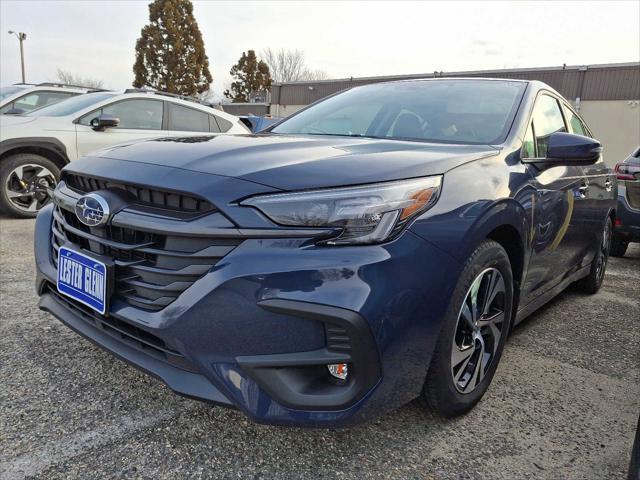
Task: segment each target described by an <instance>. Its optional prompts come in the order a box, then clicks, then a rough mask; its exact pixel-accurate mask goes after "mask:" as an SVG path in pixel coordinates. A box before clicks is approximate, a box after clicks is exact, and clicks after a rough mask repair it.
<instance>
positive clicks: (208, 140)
mask: <svg viewBox="0 0 640 480" xmlns="http://www.w3.org/2000/svg"><path fill="white" fill-rule="evenodd" d="M498 151H499V150H498V149H497V148H495V147H491V146H488V145H450V144H447V145H443V144H430V143H422V142H406V141H398V140H381V139H367V138H351V137H337V136H326V135H322V136H320V135H318V136H313V135H309V136H303V135H290V136H289V135H274V134H263V135H220V136H201V137H185V138H160V139H154V140H148V141H144V142H136V143H130V144H121V145H117V146H115V147H111V148H108V149H105V150H102V151H100V152H95V153H94V154H93V155H92V156H96V157H102V158H113V159H118V160H125V161H132V162H142V163H150V164H158V165H165V166H171V167H174V168H180V169H185V170H191V171H194V172H199V173H207V174H214V175H223V176H228V177H234V178H240V179H243V180H248V181H251V182H255V183H260V184H263V185H268V186H270V187H273V188H278V189H282V190H297V189H306V188H320V187H330V186H340V185H356V184H362V183H373V182H380V181H387V180H400V179H404V178H412V177H420V176H426V175H436V174H441V173H444V172H446V171H447V170H450V169H451V168H454V167H456V166H458V165H460V164H462V163H466V162H469V161H471V160H476V159H479V158H484V157H487V156H493V155H496V154H497V153H498Z"/></svg>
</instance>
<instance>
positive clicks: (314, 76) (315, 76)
mask: <svg viewBox="0 0 640 480" xmlns="http://www.w3.org/2000/svg"><path fill="white" fill-rule="evenodd" d="M305 76H306V77H307V78H305V79H304V80H328V79H329V74H328V73H327V72H325V71H324V70H321V69H316V70H307V71H306V72H305Z"/></svg>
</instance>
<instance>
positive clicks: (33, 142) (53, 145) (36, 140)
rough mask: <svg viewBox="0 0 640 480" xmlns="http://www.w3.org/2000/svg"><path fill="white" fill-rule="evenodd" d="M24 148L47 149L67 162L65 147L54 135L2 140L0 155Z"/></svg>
mask: <svg viewBox="0 0 640 480" xmlns="http://www.w3.org/2000/svg"><path fill="white" fill-rule="evenodd" d="M25 148H38V149H43V150H48V151H50V152H52V153H53V154H55V155H56V156H57V157H60V158H61V159H62V160H64V163H69V156H68V155H67V148H66V147H65V145H64V144H63V143H62V142H61V141H60V140H58V139H57V138H54V137H21V138H9V139H7V140H3V141H2V142H0V156H3V155H4V154H5V153H9V152H11V150H18V149H20V150H22V149H25Z"/></svg>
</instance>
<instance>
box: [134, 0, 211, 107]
mask: <svg viewBox="0 0 640 480" xmlns="http://www.w3.org/2000/svg"><path fill="white" fill-rule="evenodd" d="M149 21H150V23H149V24H148V25H145V26H144V27H143V28H142V32H141V35H140V38H139V39H138V41H137V42H136V63H135V64H134V65H133V73H134V74H135V80H134V81H133V86H134V87H138V88H141V87H150V88H154V89H156V90H162V91H165V92H171V93H178V94H181V95H196V94H198V93H202V92H205V91H207V90H209V86H210V84H211V82H212V78H211V73H210V72H209V59H208V58H207V55H206V54H205V51H204V42H203V41H202V35H201V34H200V29H199V28H198V23H197V22H196V19H195V17H194V16H193V5H192V3H191V2H190V0H155V1H153V2H152V3H150V4H149Z"/></svg>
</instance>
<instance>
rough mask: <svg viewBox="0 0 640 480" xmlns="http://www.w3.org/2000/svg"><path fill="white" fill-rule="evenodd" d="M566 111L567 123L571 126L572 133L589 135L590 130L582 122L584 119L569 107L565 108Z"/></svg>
mask: <svg viewBox="0 0 640 480" xmlns="http://www.w3.org/2000/svg"><path fill="white" fill-rule="evenodd" d="M564 111H565V113H566V115H567V123H568V124H569V125H570V127H571V133H577V134H578V135H584V136H585V137H588V136H589V132H588V131H587V129H586V128H585V126H584V124H583V123H582V120H580V118H578V116H577V115H576V114H575V113H573V112H572V111H571V110H569V109H568V108H565V109H564Z"/></svg>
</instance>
